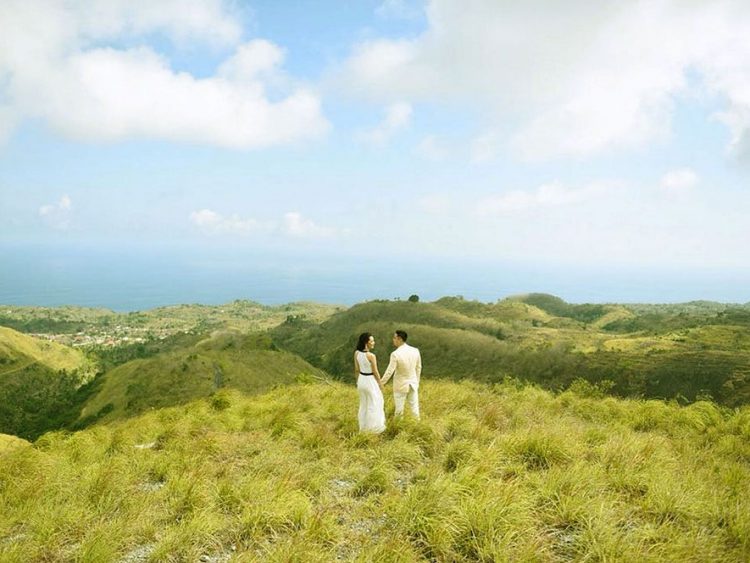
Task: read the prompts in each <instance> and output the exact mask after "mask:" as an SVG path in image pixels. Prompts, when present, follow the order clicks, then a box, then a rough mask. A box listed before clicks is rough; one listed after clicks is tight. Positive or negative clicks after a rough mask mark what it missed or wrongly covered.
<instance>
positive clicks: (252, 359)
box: [78, 331, 322, 425]
mask: <svg viewBox="0 0 750 563" xmlns="http://www.w3.org/2000/svg"><path fill="white" fill-rule="evenodd" d="M313 376H317V377H321V376H322V373H321V372H320V371H319V370H318V369H316V368H314V367H313V366H311V365H310V364H308V363H307V362H305V361H304V360H303V359H301V358H300V357H298V356H295V355H293V354H290V353H288V352H281V351H278V350H276V349H275V348H274V346H273V345H272V343H271V341H270V339H269V338H268V337H266V336H264V335H261V334H250V335H244V334H240V333H237V332H227V331H222V332H216V333H214V334H212V335H211V336H207V337H203V338H202V339H200V340H198V341H197V342H196V343H194V344H191V345H188V346H184V347H176V348H174V349H171V350H169V351H168V352H164V353H161V354H157V355H155V356H154V357H152V358H148V359H142V360H133V361H130V362H127V363H124V364H122V365H120V366H118V367H116V368H114V369H112V370H110V371H108V372H107V373H106V374H104V375H103V376H102V377H101V378H100V379H99V380H97V382H96V390H95V391H94V392H93V393H92V396H91V398H90V399H88V400H87V401H86V402H85V404H84V405H83V407H82V409H81V414H80V417H79V421H78V424H79V425H82V424H88V423H91V422H93V421H94V420H113V419H116V418H121V417H125V416H133V415H134V414H137V413H140V412H142V411H144V410H147V409H153V408H161V407H165V406H172V405H177V404H181V403H184V402H187V401H191V400H193V399H196V398H198V397H206V396H208V395H210V394H211V393H213V392H215V391H217V390H218V389H221V388H224V387H230V388H234V389H238V390H240V391H243V392H245V393H257V392H260V391H266V390H268V389H270V388H271V387H274V386H277V385H284V384H288V383H292V382H294V381H295V380H298V379H300V378H302V379H304V378H311V377H313Z"/></svg>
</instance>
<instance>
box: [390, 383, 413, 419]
mask: <svg viewBox="0 0 750 563" xmlns="http://www.w3.org/2000/svg"><path fill="white" fill-rule="evenodd" d="M393 402H394V403H395V405H396V413H395V414H396V416H401V415H402V414H404V403H406V402H408V403H409V409H410V410H411V413H412V414H413V415H414V418H419V391H418V390H417V388H416V387H414V386H413V385H409V391H407V392H406V393H397V392H396V391H394V392H393Z"/></svg>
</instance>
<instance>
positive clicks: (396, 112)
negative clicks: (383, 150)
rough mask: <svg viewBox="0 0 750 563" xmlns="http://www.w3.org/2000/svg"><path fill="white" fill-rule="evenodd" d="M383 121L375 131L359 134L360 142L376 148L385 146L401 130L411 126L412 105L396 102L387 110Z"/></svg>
mask: <svg viewBox="0 0 750 563" xmlns="http://www.w3.org/2000/svg"><path fill="white" fill-rule="evenodd" d="M384 113H385V115H384V117H383V121H382V122H381V123H380V124H379V125H378V126H377V127H375V128H374V129H370V130H369V131H363V132H361V133H359V135H358V136H357V138H358V139H359V140H360V141H363V142H365V143H369V144H372V145H376V146H383V145H385V144H386V143H387V142H388V140H389V139H390V138H391V137H393V135H395V134H396V133H398V132H399V131H400V130H402V129H404V128H405V127H407V126H408V125H409V122H410V121H411V114H412V109H411V104H408V103H406V102H396V103H394V104H391V105H389V106H388V107H386V108H385V111H384Z"/></svg>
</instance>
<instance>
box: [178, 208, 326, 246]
mask: <svg viewBox="0 0 750 563" xmlns="http://www.w3.org/2000/svg"><path fill="white" fill-rule="evenodd" d="M189 219H190V222H191V223H192V224H193V226H194V227H196V228H197V229H199V230H200V231H201V232H202V233H204V234H207V235H239V236H249V235H257V234H277V233H278V234H281V235H284V236H288V237H292V238H305V239H316V238H330V237H334V236H336V235H337V234H338V231H337V230H336V229H333V228H330V227H323V226H321V225H318V224H316V223H315V222H314V221H312V220H310V219H308V218H306V217H304V216H302V214H301V213H299V212H297V211H290V212H288V213H286V214H284V216H283V217H282V220H281V221H280V223H279V222H274V221H259V220H257V219H252V218H242V217H240V216H239V215H237V214H233V215H231V216H224V215H222V214H221V213H218V212H216V211H213V210H211V209H201V210H199V211H193V212H192V213H191V214H190V216H189Z"/></svg>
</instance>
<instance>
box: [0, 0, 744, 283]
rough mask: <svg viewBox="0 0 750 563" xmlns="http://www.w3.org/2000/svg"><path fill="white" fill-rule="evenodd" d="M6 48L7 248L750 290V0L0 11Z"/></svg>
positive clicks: (213, 0) (2, 211)
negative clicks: (366, 260)
mask: <svg viewBox="0 0 750 563" xmlns="http://www.w3.org/2000/svg"><path fill="white" fill-rule="evenodd" d="M593 4H597V5H593ZM0 37H2V39H0V241H7V242H13V243H22V242H31V241H33V242H36V243H44V242H50V243H51V242H54V243H55V244H61V243H65V242H69V243H70V244H76V243H81V242H92V241H97V244H101V245H105V246H106V244H108V241H110V242H111V243H112V244H113V245H116V244H117V245H121V244H123V243H128V244H133V245H146V246H158V245H167V246H168V245H183V246H187V247H191V246H192V247H195V248H200V249H203V250H202V251H205V252H208V253H210V252H211V249H212V248H216V249H218V248H223V249H225V248H228V247H229V248H232V247H237V248H242V249H246V250H249V251H253V252H256V251H257V252H266V253H274V254H276V255H279V254H281V255H284V254H285V253H288V254H289V255H295V256H299V255H302V256H305V257H307V258H306V259H309V260H314V259H315V258H316V257H317V256H327V257H330V256H336V255H342V256H356V255H360V254H361V255H366V256H370V257H373V258H376V259H381V260H387V258H388V256H392V255H399V256H402V257H408V256H414V257H416V259H418V260H424V261H432V262H439V261H441V260H451V259H456V258H471V259H472V260H475V261H478V262H480V263H486V264H488V266H489V265H497V264H500V263H504V262H513V261H515V262H526V263H529V264H537V265H548V266H550V267H553V266H554V267H568V268H571V269H573V268H605V269H606V268H612V269H613V270H614V269H618V268H619V269H621V268H624V269H630V270H633V271H640V272H642V271H648V270H649V269H652V270H654V271H657V270H669V271H678V272H705V271H725V272H745V273H747V272H750V266H749V264H750V244H748V242H750V221H748V212H750V182H748V180H749V179H750V40H748V39H747V37H750V7H748V6H746V3H744V2H741V1H739V0H737V1H734V2H733V1H727V2H721V3H685V2H678V1H671V2H670V1H665V2H659V3H654V2H630V3H626V4H623V3H590V2H570V3H565V5H564V6H563V3H560V2H551V1H550V2H545V1H536V2H529V3H517V2H498V1H496V0H483V1H482V0H475V1H472V2H456V1H448V0H433V1H430V2H417V1H407V0H385V1H380V0H378V1H372V2H365V1H362V2H320V1H312V0H310V1H306V2H294V3H291V2H275V1H251V0H247V1H244V0H243V1H232V2H229V1H226V2H223V1H221V0H191V1H190V2H178V1H177V0H164V1H163V2H158V3H153V4H152V5H151V4H146V3H139V2H126V1H124V0H90V1H88V2H83V1H79V0H69V1H63V2H59V3H48V2H43V1H41V0H0Z"/></svg>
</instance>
